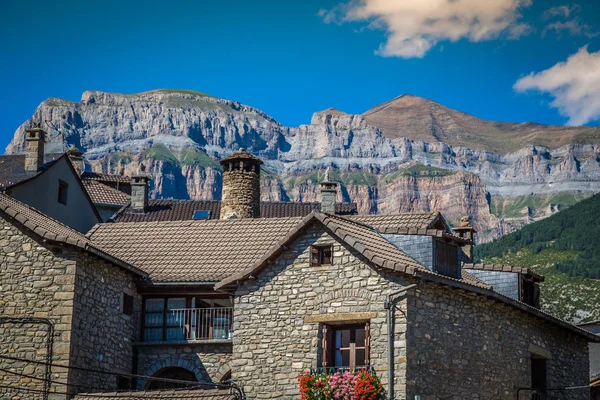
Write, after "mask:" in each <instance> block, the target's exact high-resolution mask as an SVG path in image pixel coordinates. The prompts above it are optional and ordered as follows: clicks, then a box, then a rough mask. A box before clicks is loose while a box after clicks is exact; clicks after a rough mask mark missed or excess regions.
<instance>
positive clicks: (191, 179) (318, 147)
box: [6, 90, 600, 241]
mask: <svg viewBox="0 0 600 400" xmlns="http://www.w3.org/2000/svg"><path fill="white" fill-rule="evenodd" d="M34 121H49V124H50V125H51V126H54V127H56V128H57V129H56V130H55V131H54V132H51V133H50V143H49V144H48V145H47V147H48V150H47V151H57V150H58V151H60V150H62V149H63V148H64V146H65V145H63V143H62V139H61V136H60V135H59V131H60V134H62V135H64V137H65V139H66V145H69V146H70V145H71V144H75V145H77V146H78V147H79V148H81V149H82V150H84V151H85V152H86V158H87V164H88V165H87V168H88V169H92V170H94V171H103V172H111V173H115V172H116V173H126V174H132V173H135V172H137V171H138V169H139V167H140V164H142V163H143V164H145V165H146V167H147V170H148V171H149V172H150V173H151V175H152V177H153V186H152V188H151V195H152V196H154V197H176V198H184V199H185V198H203V199H213V198H219V197H220V193H221V183H222V176H221V170H220V166H219V165H218V163H216V162H215V161H216V160H218V159H220V158H222V157H224V156H226V155H229V154H231V153H232V152H233V151H235V150H238V149H239V148H242V147H244V148H247V149H248V150H249V151H251V152H252V153H253V154H255V155H257V156H259V157H261V158H262V159H263V160H264V161H265V170H264V173H263V182H262V184H261V186H262V190H263V193H262V197H263V200H293V201H313V200H318V193H319V191H318V182H319V180H320V179H321V178H322V172H323V171H324V170H325V169H326V168H327V167H332V170H333V171H334V175H335V176H333V178H334V179H336V180H338V181H340V183H341V190H340V193H339V195H338V199H339V200H345V201H355V202H357V203H358V205H359V210H360V211H361V212H363V213H368V212H399V211H431V210H439V211H442V212H444V213H445V214H448V215H449V217H450V219H451V221H450V222H458V219H459V218H460V216H461V214H470V215H472V216H473V217H474V221H475V226H476V227H477V228H478V230H479V231H480V235H479V240H483V241H485V240H489V239H491V238H493V237H496V236H498V235H501V234H503V233H506V232H509V231H511V230H513V229H515V228H516V227H518V226H520V225H522V224H525V223H529V222H531V221H534V220H536V219H539V218H543V217H545V216H548V215H550V214H551V213H553V212H556V211H558V210H559V209H560V208H561V207H564V206H568V205H570V204H572V203H573V202H575V201H578V200H580V199H582V198H584V197H586V196H589V195H591V194H593V193H596V192H599V191H600V163H599V158H600V144H578V143H571V144H568V145H565V146H562V147H559V148H556V149H549V148H547V147H543V146H534V145H527V146H525V147H523V148H521V149H520V150H518V151H516V152H513V153H507V154H503V155H501V154H498V153H494V152H490V151H486V150H475V149H470V148H467V147H462V146H450V145H448V144H446V143H443V142H425V141H419V140H410V139H407V138H406V137H391V136H389V135H387V136H386V135H384V134H383V133H382V130H381V129H380V128H377V127H375V126H372V125H369V124H368V123H367V120H366V119H365V116H363V115H350V114H345V113H343V112H340V111H338V110H335V109H328V110H324V111H321V112H317V113H315V114H314V115H313V117H312V120H311V124H309V125H301V126H300V127H297V128H289V127H285V126H283V125H281V124H280V123H279V122H277V121H276V120H274V119H273V118H272V117H270V116H268V115H267V114H265V113H264V112H262V111H260V110H258V109H256V108H253V107H250V106H246V105H243V104H240V103H237V102H235V101H230V100H223V99H218V98H214V97H211V96H208V95H205V94H202V93H198V92H191V91H172V90H157V91H151V92H145V93H140V94H133V95H121V94H113V93H105V92H98V91H86V92H84V93H83V96H82V99H81V101H80V102H70V101H66V100H61V99H56V98H50V99H48V100H46V101H44V102H43V103H41V104H40V105H39V106H38V108H37V109H36V111H35V112H34V114H33V116H32V117H31V118H30V119H29V120H27V121H26V122H25V123H23V125H21V126H20V127H19V128H18V129H17V131H16V132H15V136H14V138H13V140H12V141H11V143H10V144H9V145H8V147H7V148H6V152H7V153H20V152H23V151H24V137H25V129H27V128H28V127H30V126H31V125H32V123H33V122H34ZM407 136H410V135H409V132H407Z"/></svg>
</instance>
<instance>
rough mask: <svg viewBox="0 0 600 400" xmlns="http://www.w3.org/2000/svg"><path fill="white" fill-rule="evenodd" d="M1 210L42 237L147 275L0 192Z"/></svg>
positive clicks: (53, 220)
mask: <svg viewBox="0 0 600 400" xmlns="http://www.w3.org/2000/svg"><path fill="white" fill-rule="evenodd" d="M0 210H2V212H3V213H4V214H5V215H6V216H8V218H11V219H14V220H15V221H17V222H19V223H20V224H21V225H23V226H24V227H25V228H26V229H29V230H30V231H32V232H34V233H35V234H37V235H39V236H40V237H42V238H44V239H46V240H49V241H52V242H58V243H64V244H69V245H72V246H76V247H79V248H81V249H83V250H87V251H90V252H92V253H94V254H96V255H98V256H100V257H102V258H104V259H106V260H108V261H110V262H112V263H116V264H118V265H119V266H121V267H123V268H126V269H128V270H130V271H132V272H134V273H136V274H139V275H142V276H145V275H146V274H144V273H143V272H141V271H139V270H138V269H137V268H135V267H133V266H132V265H130V264H127V263H125V262H123V261H122V260H120V259H118V258H116V257H114V256H113V255H112V254H108V253H107V252H106V251H105V250H104V249H102V248H101V247H99V246H97V245H96V244H94V243H92V242H91V241H90V240H89V239H88V238H87V237H86V236H85V235H83V234H81V233H80V232H78V231H76V230H75V229H73V228H70V227H68V226H66V225H64V224H62V223H61V222H59V221H57V220H55V219H53V218H51V217H49V216H47V215H46V214H43V213H41V212H40V211H38V210H36V209H35V208H33V207H30V206H28V205H27V204H24V203H21V202H20V201H18V200H16V199H13V198H12V197H10V196H8V195H6V194H4V193H1V192H0Z"/></svg>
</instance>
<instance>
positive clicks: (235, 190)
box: [221, 167, 260, 219]
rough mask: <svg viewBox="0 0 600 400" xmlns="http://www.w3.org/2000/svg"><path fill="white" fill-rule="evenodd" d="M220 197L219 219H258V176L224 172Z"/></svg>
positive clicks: (244, 172)
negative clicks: (233, 217)
mask: <svg viewBox="0 0 600 400" xmlns="http://www.w3.org/2000/svg"><path fill="white" fill-rule="evenodd" d="M256 168H258V167H256ZM221 197H222V201H221V219H223V218H230V217H232V216H235V217H236V218H258V217H260V175H259V174H258V173H256V172H248V171H239V170H234V171H224V172H223V191H222V195H221Z"/></svg>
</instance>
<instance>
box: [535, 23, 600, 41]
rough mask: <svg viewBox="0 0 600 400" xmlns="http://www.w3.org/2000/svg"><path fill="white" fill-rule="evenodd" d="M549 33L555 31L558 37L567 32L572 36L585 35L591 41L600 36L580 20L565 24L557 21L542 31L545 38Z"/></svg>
mask: <svg viewBox="0 0 600 400" xmlns="http://www.w3.org/2000/svg"><path fill="white" fill-rule="evenodd" d="M548 31H554V32H556V34H558V35H560V34H561V33H562V32H563V31H567V32H568V33H570V34H571V35H583V36H586V37H588V38H590V39H591V38H593V37H596V36H598V35H599V34H598V33H597V32H594V31H593V30H592V27H591V26H589V25H587V24H583V23H581V21H580V20H579V18H575V19H571V20H568V21H564V22H562V21H557V22H553V23H551V24H548V25H547V26H546V27H545V28H544V30H543V31H542V36H544V35H545V34H546V33H547V32H548Z"/></svg>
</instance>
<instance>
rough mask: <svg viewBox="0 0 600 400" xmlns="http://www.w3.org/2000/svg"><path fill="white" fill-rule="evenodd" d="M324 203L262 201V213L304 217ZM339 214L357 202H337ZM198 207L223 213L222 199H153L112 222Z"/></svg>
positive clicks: (179, 216)
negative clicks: (146, 206)
mask: <svg viewBox="0 0 600 400" xmlns="http://www.w3.org/2000/svg"><path fill="white" fill-rule="evenodd" d="M320 208H321V203H316V202H315V203H295V202H261V203H260V215H261V217H263V218H287V217H304V216H306V215H308V214H310V213H311V212H312V211H313V210H320ZM335 210H336V213H338V214H343V215H346V214H356V212H357V211H356V204H355V203H337V204H336V205H335ZM194 211H208V212H209V213H210V215H209V219H218V218H219V216H220V213H221V201H220V200H172V199H159V200H149V201H148V209H147V211H146V212H145V213H143V214H141V213H135V212H132V211H131V209H130V208H129V206H125V207H124V208H122V209H121V210H119V212H118V213H116V214H115V215H114V216H113V217H112V218H111V222H149V221H182V220H191V219H192V217H193V215H194Z"/></svg>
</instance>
